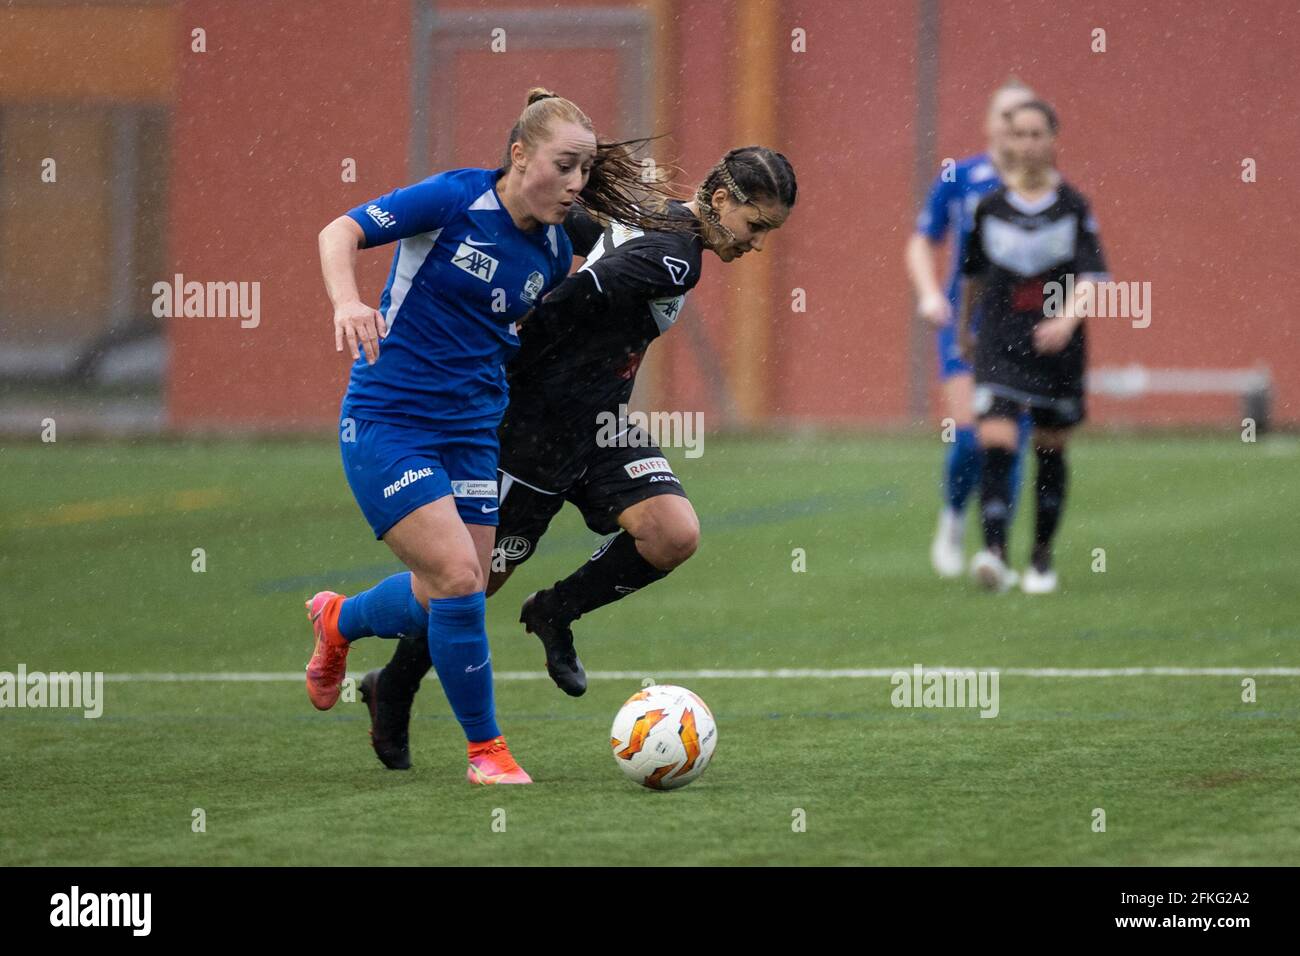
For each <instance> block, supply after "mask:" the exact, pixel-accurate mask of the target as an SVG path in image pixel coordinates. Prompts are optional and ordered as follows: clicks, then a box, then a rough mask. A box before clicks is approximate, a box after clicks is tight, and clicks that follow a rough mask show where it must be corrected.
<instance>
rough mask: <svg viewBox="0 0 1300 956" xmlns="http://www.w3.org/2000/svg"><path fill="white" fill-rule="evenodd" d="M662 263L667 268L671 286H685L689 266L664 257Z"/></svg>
mask: <svg viewBox="0 0 1300 956" xmlns="http://www.w3.org/2000/svg"><path fill="white" fill-rule="evenodd" d="M663 262H664V265H665V266H666V267H667V268H668V277H669V278H670V279H672V280H673V285H685V284H686V274H687V273H688V272H690V271H691V264H690V263H689V262H687V261H685V260H684V259H675V258H673V257H672V256H664V259H663Z"/></svg>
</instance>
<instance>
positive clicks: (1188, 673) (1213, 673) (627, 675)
mask: <svg viewBox="0 0 1300 956" xmlns="http://www.w3.org/2000/svg"><path fill="white" fill-rule="evenodd" d="M923 670H924V672H925V673H927V674H928V673H931V672H938V673H942V674H947V673H967V672H969V671H990V672H991V671H997V672H998V673H999V674H1001V675H1002V676H1004V677H1034V678H1038V677H1300V667H925V668H923ZM900 672H902V673H908V674H910V673H911V672H912V666H911V665H906V666H903V667H852V668H835V669H817V668H785V669H780V670H693V671H651V670H643V671H588V673H587V676H588V677H590V678H593V679H596V680H636V681H639V680H643V679H645V678H647V677H650V678H653V679H654V680H655V681H657V682H659V683H663V682H664V681H668V680H863V679H873V678H888V677H893V676H894V675H895V674H897V673H900ZM349 676H351V677H353V678H358V677H360V676H361V675H358V674H351V675H349ZM492 676H493V678H494V679H496V680H504V681H518V680H550V678H549V677H548V676H547V674H546V672H545V671H499V672H497V673H496V674H493V675H492ZM430 679H435V680H436V678H435V677H434V676H433V675H432V674H431V675H430ZM104 680H105V681H106V682H108V683H116V684H198V683H234V684H265V683H281V682H297V681H301V680H303V674H302V672H300V671H268V672H257V671H253V672H241V671H230V672H218V673H208V674H203V673H195V674H169V673H141V674H115V673H108V672H106V673H105V674H104Z"/></svg>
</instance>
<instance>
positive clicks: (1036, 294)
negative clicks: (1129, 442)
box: [961, 100, 1106, 594]
mask: <svg viewBox="0 0 1300 956" xmlns="http://www.w3.org/2000/svg"><path fill="white" fill-rule="evenodd" d="M1057 129H1058V122H1057V118H1056V113H1055V111H1054V110H1053V109H1052V108H1051V107H1050V106H1049V105H1048V104H1046V103H1043V102H1041V101H1038V100H1034V101H1031V102H1028V103H1024V104H1022V105H1020V106H1018V107H1016V109H1015V110H1014V111H1013V112H1012V115H1011V140H1012V148H1013V150H1014V153H1015V157H1016V163H1017V166H1016V169H1015V170H1014V172H1013V173H1012V175H1011V176H1010V177H1009V178H1008V180H1007V184H1006V185H1005V186H1003V187H1002V188H1001V189H998V190H996V191H994V192H991V193H989V194H988V196H986V197H985V198H984V199H983V200H982V201H981V202H980V204H979V206H978V207H977V208H976V210H975V228H974V231H973V232H972V234H971V238H970V241H969V243H968V244H967V246H966V257H965V261H964V262H963V265H962V271H963V272H964V273H965V274H966V275H967V276H968V277H970V279H971V281H970V282H968V283H967V284H966V295H965V297H964V299H963V302H962V311H961V329H962V335H963V340H964V341H965V343H966V348H967V349H968V350H969V347H970V329H971V317H972V312H973V310H974V309H975V308H978V309H979V310H980V312H979V316H980V318H979V334H978V336H977V337H976V338H975V341H974V357H975V402H974V404H975V412H976V415H977V416H978V417H979V442H980V447H981V449H982V450H983V456H984V458H983V473H982V476H981V480H980V506H981V513H982V518H983V525H984V550H983V551H981V552H980V553H979V554H977V555H976V556H975V557H974V559H973V560H972V561H971V574H972V576H974V578H975V579H976V580H977V581H978V582H979V583H980V584H981V585H983V586H984V587H986V588H988V589H989V590H991V591H1005V590H1007V589H1008V588H1009V587H1011V586H1012V584H1014V583H1015V579H1016V575H1015V572H1013V571H1011V570H1010V569H1009V568H1008V566H1007V524H1008V514H1009V508H1008V502H1009V500H1010V496H1011V486H1010V485H1011V469H1012V464H1013V462H1014V460H1015V452H1016V432H1017V419H1018V418H1019V416H1020V415H1021V413H1022V412H1023V411H1024V410H1026V409H1027V410H1028V412H1029V414H1030V417H1031V418H1032V419H1033V423H1034V454H1035V456H1036V457H1037V459H1038V473H1037V480H1036V482H1035V484H1036V487H1037V492H1038V508H1037V514H1036V517H1035V526H1034V547H1033V551H1032V553H1031V555H1030V560H1029V566H1028V567H1027V568H1026V570H1025V573H1024V575H1023V577H1021V579H1020V586H1021V589H1022V590H1024V591H1025V592H1026V593H1029V594H1047V593H1050V592H1052V591H1055V590H1056V587H1057V577H1056V572H1055V570H1053V568H1052V538H1053V536H1054V535H1055V533H1056V528H1057V524H1058V522H1059V520H1060V516H1061V511H1062V509H1063V507H1064V505H1065V489H1066V476H1067V472H1066V457H1065V448H1066V440H1067V438H1068V436H1069V433H1070V429H1072V428H1073V427H1074V426H1075V425H1078V424H1079V423H1080V422H1082V421H1083V417H1084V401H1083V384H1084V365H1085V361H1086V343H1085V340H1084V330H1083V321H1082V317H1081V315H1080V311H1079V309H1078V303H1079V300H1080V299H1081V297H1083V296H1086V295H1091V294H1093V293H1094V292H1095V287H1093V286H1092V282H1093V280H1095V279H1097V278H1101V277H1104V275H1105V272H1106V264H1105V260H1104V258H1103V256H1102V251H1101V243H1100V241H1099V240H1098V238H1097V225H1096V222H1095V221H1094V220H1093V217H1092V213H1091V211H1090V210H1089V208H1088V202H1087V200H1086V199H1084V198H1083V196H1082V195H1080V194H1079V193H1078V192H1077V191H1076V190H1075V189H1074V188H1073V187H1071V186H1070V185H1069V184H1067V183H1066V182H1064V181H1063V180H1062V179H1061V177H1060V175H1059V174H1058V173H1057V171H1056V132H1057ZM1071 290H1072V291H1071Z"/></svg>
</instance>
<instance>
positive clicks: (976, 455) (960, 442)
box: [947, 428, 980, 512]
mask: <svg viewBox="0 0 1300 956" xmlns="http://www.w3.org/2000/svg"><path fill="white" fill-rule="evenodd" d="M947 466H948V467H947V476H948V480H947V488H948V507H949V508H951V509H952V510H953V511H956V512H961V511H962V510H963V509H964V508H965V507H966V499H967V498H969V497H970V493H971V492H972V491H974V490H975V488H976V487H978V486H979V483H980V445H979V441H978V440H977V439H976V438H975V429H974V428H959V429H957V440H956V441H955V442H953V443H952V447H951V448H950V449H948V462H947Z"/></svg>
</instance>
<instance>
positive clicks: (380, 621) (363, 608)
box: [339, 571, 429, 641]
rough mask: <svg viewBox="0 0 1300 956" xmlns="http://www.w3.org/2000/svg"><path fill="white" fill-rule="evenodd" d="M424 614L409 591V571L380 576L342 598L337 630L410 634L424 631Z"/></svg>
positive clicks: (367, 634) (360, 634) (348, 634)
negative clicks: (352, 594)
mask: <svg viewBox="0 0 1300 956" xmlns="http://www.w3.org/2000/svg"><path fill="white" fill-rule="evenodd" d="M428 628H429V625H428V615H427V614H426V613H425V610H424V608H422V607H420V602H419V601H417V600H416V598H415V594H414V593H413V592H412V591H411V572H410V571H403V572H402V573H401V574H394V575H392V576H391V577H387V578H384V580H382V581H380V582H379V583H378V584H376V585H375V586H374V587H373V588H371V589H370V590H369V591H362V592H361V593H360V594H357V595H354V596H352V597H350V598H346V599H344V601H343V606H342V607H341V608H339V632H340V633H341V634H342V635H343V636H344V637H345V638H347V639H348V640H349V641H355V640H356V639H357V638H358V637H374V636H378V637H404V636H411V637H414V636H415V635H417V634H424V633H427V631H428Z"/></svg>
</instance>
